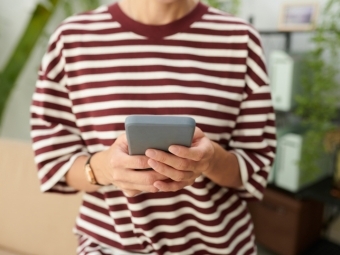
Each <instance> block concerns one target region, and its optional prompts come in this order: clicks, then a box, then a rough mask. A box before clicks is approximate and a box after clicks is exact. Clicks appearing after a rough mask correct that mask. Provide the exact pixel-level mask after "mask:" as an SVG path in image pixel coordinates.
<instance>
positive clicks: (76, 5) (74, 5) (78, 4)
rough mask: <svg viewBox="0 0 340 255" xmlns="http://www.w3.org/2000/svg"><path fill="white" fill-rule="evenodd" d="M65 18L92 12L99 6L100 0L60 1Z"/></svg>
mask: <svg viewBox="0 0 340 255" xmlns="http://www.w3.org/2000/svg"><path fill="white" fill-rule="evenodd" d="M60 4H61V5H62V7H63V9H64V12H65V14H66V16H71V15H73V14H75V13H76V12H79V11H80V12H83V11H88V10H93V9H95V8H97V7H98V6H99V5H100V0H73V1H70V0H60Z"/></svg>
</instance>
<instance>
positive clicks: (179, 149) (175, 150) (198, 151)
mask: <svg viewBox="0 0 340 255" xmlns="http://www.w3.org/2000/svg"><path fill="white" fill-rule="evenodd" d="M169 151H170V152H171V153H172V154H174V155H176V156H177V157H180V158H185V159H190V160H193V161H200V160H201V159H202V158H203V155H204V149H203V147H202V146H197V147H190V148H188V147H185V146H180V145H171V146H170V147H169Z"/></svg>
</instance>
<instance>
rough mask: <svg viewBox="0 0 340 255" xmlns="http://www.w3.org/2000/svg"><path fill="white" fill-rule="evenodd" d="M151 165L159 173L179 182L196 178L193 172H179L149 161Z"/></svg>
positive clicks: (154, 161) (151, 160)
mask: <svg viewBox="0 0 340 255" xmlns="http://www.w3.org/2000/svg"><path fill="white" fill-rule="evenodd" d="M149 165H150V166H151V167H152V168H153V169H154V170H155V171H157V172H158V173H160V174H162V175H164V176H167V177H169V178H170V179H172V180H174V181H177V182H179V181H185V180H188V179H191V178H192V177H193V176H194V172H193V171H184V170H177V169H174V168H172V167H170V166H168V165H166V164H163V163H161V162H158V161H156V160H153V159H149Z"/></svg>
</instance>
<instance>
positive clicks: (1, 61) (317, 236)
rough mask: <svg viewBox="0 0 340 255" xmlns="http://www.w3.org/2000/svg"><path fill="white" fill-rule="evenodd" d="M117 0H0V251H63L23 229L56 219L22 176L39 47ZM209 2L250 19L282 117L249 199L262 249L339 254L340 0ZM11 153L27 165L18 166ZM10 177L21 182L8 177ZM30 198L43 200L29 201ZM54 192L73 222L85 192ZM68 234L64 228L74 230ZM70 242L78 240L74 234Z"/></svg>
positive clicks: (289, 254)
mask: <svg viewBox="0 0 340 255" xmlns="http://www.w3.org/2000/svg"><path fill="white" fill-rule="evenodd" d="M136 1H137V0H136ZM112 2H114V1H112V0H111V1H110V0H68V1H67V0H25V1H23V0H11V1H4V0H1V1H0V157H1V159H0V180H1V181H0V255H2V254H34V255H40V254H42V255H50V254H59V255H60V254H67V253H60V252H59V253H58V247H56V246H53V245H52V244H51V245H48V244H47V242H48V241H49V239H48V238H47V237H45V238H47V239H46V243H45V244H44V245H43V243H40V244H41V246H44V247H45V248H44V249H45V250H44V249H39V247H35V246H34V244H32V242H33V241H32V240H36V239H37V238H36V237H35V236H34V235H32V236H30V235H29V234H28V233H27V228H30V227H33V228H36V227H37V228H40V227H41V229H40V230H41V234H42V235H43V233H44V230H46V229H45V228H47V229H48V228H50V227H52V225H50V224H51V223H50V221H48V219H46V221H44V222H43V223H41V224H47V225H44V226H40V225H39V224H36V223H37V221H36V219H35V218H34V216H37V213H38V214H39V213H40V214H44V215H41V217H46V215H47V216H51V217H54V216H53V212H52V211H51V212H49V211H44V212H41V211H40V212H38V211H34V206H32V205H36V206H39V203H49V202H48V201H50V200H51V199H50V198H41V197H40V196H39V195H40V193H39V191H38V190H37V189H38V184H37V183H34V182H35V181H36V180H35V179H34V178H35V176H33V177H32V176H31V175H30V176H26V175H27V174H26V175H25V176H24V175H22V174H21V173H22V172H23V171H24V170H23V168H26V167H30V168H32V169H33V170H32V171H31V172H30V173H32V172H33V171H34V164H33V160H32V157H33V156H32V154H31V150H30V135H29V132H30V128H29V107H30V103H31V98H32V93H33V91H34V87H35V82H36V79H37V71H38V68H39V65H40V61H41V58H42V55H43V54H44V52H45V50H46V45H47V42H48V39H49V36H50V35H51V33H52V32H53V31H54V30H55V29H56V27H57V26H58V24H59V23H60V22H62V20H64V19H65V18H66V17H68V16H70V15H72V14H74V13H78V12H83V11H86V10H92V9H94V8H97V7H98V6H100V5H104V4H109V3H112ZM204 2H205V3H207V4H209V5H211V6H213V7H216V8H219V9H222V10H224V11H227V12H229V13H231V14H233V15H235V16H237V17H240V18H242V19H245V20H246V21H248V22H249V23H251V24H252V25H253V26H254V27H255V28H256V29H257V30H258V32H259V33H260V35H261V37H262V43H263V48H264V51H265V56H266V61H267V67H268V72H269V75H270V79H271V87H272V97H273V103H274V108H275V110H276V115H277V130H278V134H277V137H278V150H277V158H276V160H275V165H274V167H273V171H272V174H271V176H270V181H269V184H268V189H267V191H266V194H265V198H264V201H262V202H261V203H252V204H251V205H250V206H249V208H250V210H251V213H252V215H253V219H254V222H255V234H256V237H257V242H258V243H259V255H267V254H269V255H275V254H278V255H299V254H306V255H313V254H322V255H332V254H337V255H339V254H340V249H339V245H340V218H339V215H340V114H339V112H340V111H339V108H340V77H339V73H340V72H339V67H340V58H339V55H338V53H339V49H340V0H314V1H307V0H301V1H300V0H294V1H287V0H276V1H273V0H206V1H204ZM13 161H17V162H15V163H16V164H19V163H18V162H21V163H20V164H19V165H15V166H13V164H14V163H13ZM25 162H26V163H25ZM6 164H7V165H6ZM12 168H13V169H14V168H15V170H13V171H12V170H11V169H12ZM11 171H12V172H11ZM10 172H11V173H10ZM14 172H15V174H14V175H13V173H14ZM13 178H16V180H17V181H16V182H15V183H11V182H9V181H8V180H12V179H13ZM26 178H28V179H29V180H32V183H33V184H32V190H33V191H32V193H31V194H29V196H28V195H27V194H26V195H27V196H26V198H27V199H30V201H31V202H29V203H27V201H26V200H25V202H23V201H21V202H20V203H19V202H18V204H22V203H23V204H25V205H27V207H28V208H30V209H32V207H33V209H32V210H33V211H34V212H32V216H27V217H26V218H25V217H23V216H22V215H21V214H20V213H19V212H17V211H19V210H21V208H22V207H20V206H19V205H13V201H14V199H25V196H22V193H20V192H21V191H18V190H17V189H18V187H20V186H19V185H20V181H21V182H26V181H27V179H26ZM36 182H37V181H36ZM15 185H18V186H15ZM35 185H36V186H35ZM8 194H9V195H8ZM16 195H17V196H18V197H15V196H16ZM33 196H34V197H37V201H39V202H32V200H31V199H34V198H33ZM53 199H57V203H56V204H57V205H60V206H62V207H67V206H68V205H69V204H72V206H73V209H72V210H71V211H72V212H70V213H69V214H64V216H63V217H67V218H68V219H69V220H68V221H67V222H68V223H67V224H68V225H67V226H65V227H64V229H71V228H72V224H73V219H74V215H75V214H76V211H77V206H76V205H78V204H79V198H78V197H76V198H67V199H69V200H68V201H66V200H67V199H60V200H59V197H54V198H53ZM72 199H73V200H72ZM65 201H66V202H65ZM74 201H75V202H74ZM73 202H74V203H73ZM56 204H54V205H51V206H56ZM73 204H75V205H73ZM4 208H5V209H4ZM5 211H6V212H5ZM14 211H16V212H15V213H14ZM66 211H67V210H66ZM11 216H13V218H12V219H13V220H14V219H15V220H14V222H16V224H13V221H10V220H9V218H10V217H11ZM29 217H31V218H29ZM18 219H19V220H18ZM30 220H31V221H32V224H31V225H27V224H29V223H28V221H30ZM25 224H26V225H25ZM2 226H5V227H2ZM39 226H40V227H39ZM53 227H56V228H59V227H60V225H59V224H56V225H53ZM18 229H21V230H22V231H18ZM62 231H66V230H62ZM18 232H21V233H20V234H21V235H22V236H21V238H18ZM69 232H70V231H69ZM69 232H59V234H60V233H67V235H72V233H69ZM19 239H20V240H19ZM22 239H23V240H22ZM70 242H71V243H72V244H71V246H72V245H74V240H72V241H70ZM34 247H35V248H34ZM46 247H47V248H46ZM59 248H60V247H59ZM1 249H3V251H1ZM5 250H7V253H6V252H5ZM65 250H66V248H65ZM10 251H12V252H16V253H9V252H10Z"/></svg>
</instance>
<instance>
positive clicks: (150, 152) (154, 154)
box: [145, 150, 156, 158]
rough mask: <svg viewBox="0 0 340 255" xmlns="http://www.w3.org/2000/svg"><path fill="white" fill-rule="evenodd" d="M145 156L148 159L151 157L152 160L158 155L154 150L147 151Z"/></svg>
mask: <svg viewBox="0 0 340 255" xmlns="http://www.w3.org/2000/svg"><path fill="white" fill-rule="evenodd" d="M145 155H146V156H148V157H150V158H152V157H154V156H156V153H155V151H154V150H147V151H146V152H145Z"/></svg>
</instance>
